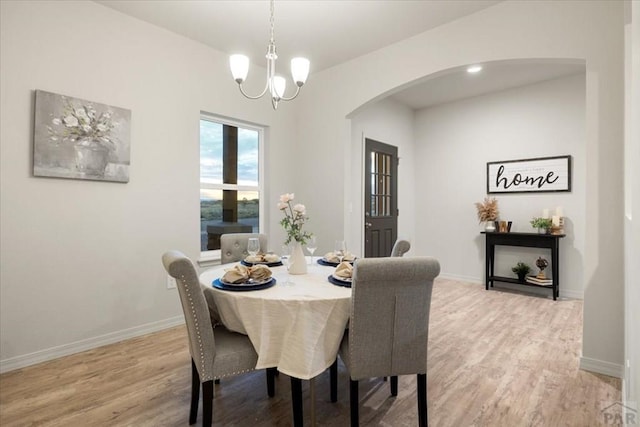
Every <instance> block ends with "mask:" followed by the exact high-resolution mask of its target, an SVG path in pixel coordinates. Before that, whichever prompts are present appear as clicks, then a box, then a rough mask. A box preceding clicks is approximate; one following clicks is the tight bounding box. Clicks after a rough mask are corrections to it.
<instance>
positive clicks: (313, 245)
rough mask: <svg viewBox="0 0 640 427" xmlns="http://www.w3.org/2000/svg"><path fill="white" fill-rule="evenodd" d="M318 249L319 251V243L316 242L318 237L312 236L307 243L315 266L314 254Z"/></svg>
mask: <svg viewBox="0 0 640 427" xmlns="http://www.w3.org/2000/svg"><path fill="white" fill-rule="evenodd" d="M316 249H318V241H317V240H316V236H311V237H309V240H308V241H307V250H308V251H309V253H310V254H311V265H313V253H314V252H315V251H316Z"/></svg>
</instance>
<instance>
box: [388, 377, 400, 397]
mask: <svg viewBox="0 0 640 427" xmlns="http://www.w3.org/2000/svg"><path fill="white" fill-rule="evenodd" d="M390 378H391V381H390V382H389V385H390V386H391V396H397V395H398V376H397V375H394V376H392V377H390Z"/></svg>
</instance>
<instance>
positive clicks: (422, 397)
mask: <svg viewBox="0 0 640 427" xmlns="http://www.w3.org/2000/svg"><path fill="white" fill-rule="evenodd" d="M417 383H418V425H419V426H420V427H427V425H428V418H427V374H418V378H417Z"/></svg>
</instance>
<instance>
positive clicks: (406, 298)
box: [339, 257, 440, 427]
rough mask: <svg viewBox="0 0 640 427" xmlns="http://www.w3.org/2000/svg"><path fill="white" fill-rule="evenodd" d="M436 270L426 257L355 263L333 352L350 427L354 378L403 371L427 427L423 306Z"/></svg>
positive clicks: (426, 322)
mask: <svg viewBox="0 0 640 427" xmlns="http://www.w3.org/2000/svg"><path fill="white" fill-rule="evenodd" d="M439 273H440V264H439V262H438V261H437V260H436V259H435V258H432V257H410V258H397V257H396V258H391V257H389V258H363V259H360V260H358V261H357V262H356V263H355V266H354V269H353V279H352V284H351V295H352V296H351V317H350V319H349V329H348V330H347V331H345V335H344V338H343V340H342V343H341V345H340V350H339V355H340V358H341V359H342V360H343V362H344V364H345V365H346V367H347V370H348V372H349V377H350V393H349V394H350V407H351V426H352V427H355V426H358V405H359V397H358V380H361V379H365V378H371V377H393V376H398V375H409V374H416V375H417V388H418V390H417V396H418V422H419V425H420V427H426V426H427V343H428V340H429V309H430V305H431V291H432V288H433V280H434V279H435V278H436V277H437V276H438V274H439ZM372 307H375V309H372Z"/></svg>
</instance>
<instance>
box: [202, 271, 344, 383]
mask: <svg viewBox="0 0 640 427" xmlns="http://www.w3.org/2000/svg"><path fill="white" fill-rule="evenodd" d="M234 265H235V264H226V265H223V266H220V267H217V268H213V269H210V270H207V271H204V272H203V273H202V274H201V275H200V281H201V282H202V283H203V284H204V285H206V288H207V292H211V295H213V298H214V300H215V302H216V305H217V306H218V311H219V313H220V317H221V320H222V323H224V325H225V326H226V327H227V328H228V329H230V330H232V331H235V332H239V333H242V334H246V335H248V336H249V339H250V340H251V342H252V343H253V346H254V347H255V349H256V352H257V353H258V363H257V365H256V368H257V369H262V368H270V367H277V368H278V370H279V371H281V372H283V373H285V374H287V375H290V376H292V377H296V378H300V379H305V380H306V379H310V378H313V377H315V376H316V375H318V374H320V373H322V372H323V371H324V370H326V369H327V368H328V367H329V366H330V365H331V364H332V363H333V361H334V360H335V358H336V354H337V352H338V347H339V345H340V341H341V340H342V336H343V334H344V330H345V327H346V326H347V322H348V320H349V312H350V309H351V289H350V288H345V287H340V286H336V285H333V284H331V283H329V282H328V280H327V277H328V276H329V275H330V274H331V273H332V272H333V271H334V270H335V269H334V268H333V267H324V266H320V265H318V264H314V265H311V266H308V273H307V274H305V275H291V276H290V280H291V281H293V282H294V283H295V284H294V285H293V286H284V285H283V284H282V283H283V282H284V281H285V279H286V277H287V273H286V270H285V269H284V267H272V268H271V270H272V271H273V276H274V277H275V278H276V281H277V283H276V285H275V286H273V287H271V288H268V289H263V290H257V291H244V292H237V291H225V290H220V289H216V288H214V287H213V286H212V282H213V281H214V280H215V279H217V278H219V277H221V276H222V275H223V274H224V270H225V269H226V268H230V267H233V266H234Z"/></svg>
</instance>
